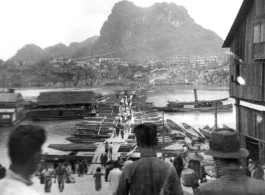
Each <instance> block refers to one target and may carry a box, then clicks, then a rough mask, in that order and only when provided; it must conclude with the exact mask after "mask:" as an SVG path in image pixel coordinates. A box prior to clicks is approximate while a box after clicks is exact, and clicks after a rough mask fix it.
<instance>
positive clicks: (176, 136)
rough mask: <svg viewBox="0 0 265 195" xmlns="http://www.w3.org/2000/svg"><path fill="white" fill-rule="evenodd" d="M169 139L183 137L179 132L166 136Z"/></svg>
mask: <svg viewBox="0 0 265 195" xmlns="http://www.w3.org/2000/svg"><path fill="white" fill-rule="evenodd" d="M167 135H168V136H169V137H171V139H184V138H185V135H184V134H183V133H181V132H177V133H170V134H167Z"/></svg>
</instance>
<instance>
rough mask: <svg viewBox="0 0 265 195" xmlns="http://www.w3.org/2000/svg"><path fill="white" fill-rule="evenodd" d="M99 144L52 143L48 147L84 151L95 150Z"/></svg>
mask: <svg viewBox="0 0 265 195" xmlns="http://www.w3.org/2000/svg"><path fill="white" fill-rule="evenodd" d="M97 147H98V144H95V143H94V144H88V143H83V144H50V145H49V146H48V148H52V149H55V150H60V151H83V152H95V150H96V149H97Z"/></svg>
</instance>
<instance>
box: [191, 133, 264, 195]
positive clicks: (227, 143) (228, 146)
mask: <svg viewBox="0 0 265 195" xmlns="http://www.w3.org/2000/svg"><path fill="white" fill-rule="evenodd" d="M205 154H206V155H210V156H213V159H214V163H215V168H216V173H217V179H216V180H214V181H212V182H210V183H206V184H203V185H201V186H200V187H199V188H198V190H197V192H196V194H199V195H208V194H211V195H217V194H220V195H221V194H225V195H230V194H232V195H241V194H248V195H252V194H253V195H254V194H255V195H257V194H265V185H264V184H265V183H264V182H263V181H260V180H255V179H252V178H249V177H247V176H246V174H245V172H244V171H243V169H241V168H240V159H242V158H246V157H247V156H248V155H249V152H248V151H247V150H246V149H243V148H240V142H239V140H238V138H237V133H236V132H235V131H234V130H232V129H217V130H215V131H213V132H212V136H211V140H210V149H209V150H207V151H206V152H205Z"/></svg>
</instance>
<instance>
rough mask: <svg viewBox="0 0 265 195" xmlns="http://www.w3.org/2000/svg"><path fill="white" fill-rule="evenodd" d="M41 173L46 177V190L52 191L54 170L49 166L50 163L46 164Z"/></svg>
mask: <svg viewBox="0 0 265 195" xmlns="http://www.w3.org/2000/svg"><path fill="white" fill-rule="evenodd" d="M41 174H42V175H43V177H44V192H51V187H52V174H53V171H52V170H51V169H50V168H49V165H46V166H45V169H44V170H43V171H42V172H41Z"/></svg>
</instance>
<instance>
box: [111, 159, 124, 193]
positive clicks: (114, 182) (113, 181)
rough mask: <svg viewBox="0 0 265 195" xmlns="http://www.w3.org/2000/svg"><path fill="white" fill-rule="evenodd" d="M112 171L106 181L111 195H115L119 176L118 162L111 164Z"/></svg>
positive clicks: (119, 165)
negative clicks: (108, 183)
mask: <svg viewBox="0 0 265 195" xmlns="http://www.w3.org/2000/svg"><path fill="white" fill-rule="evenodd" d="M113 167H114V168H113V169H112V170H111V171H110V173H109V177H108V181H109V182H110V190H111V192H112V194H115V192H116V190H117V187H118V184H119V179H120V176H121V169H120V167H121V164H120V161H119V160H115V161H114V163H113Z"/></svg>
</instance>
